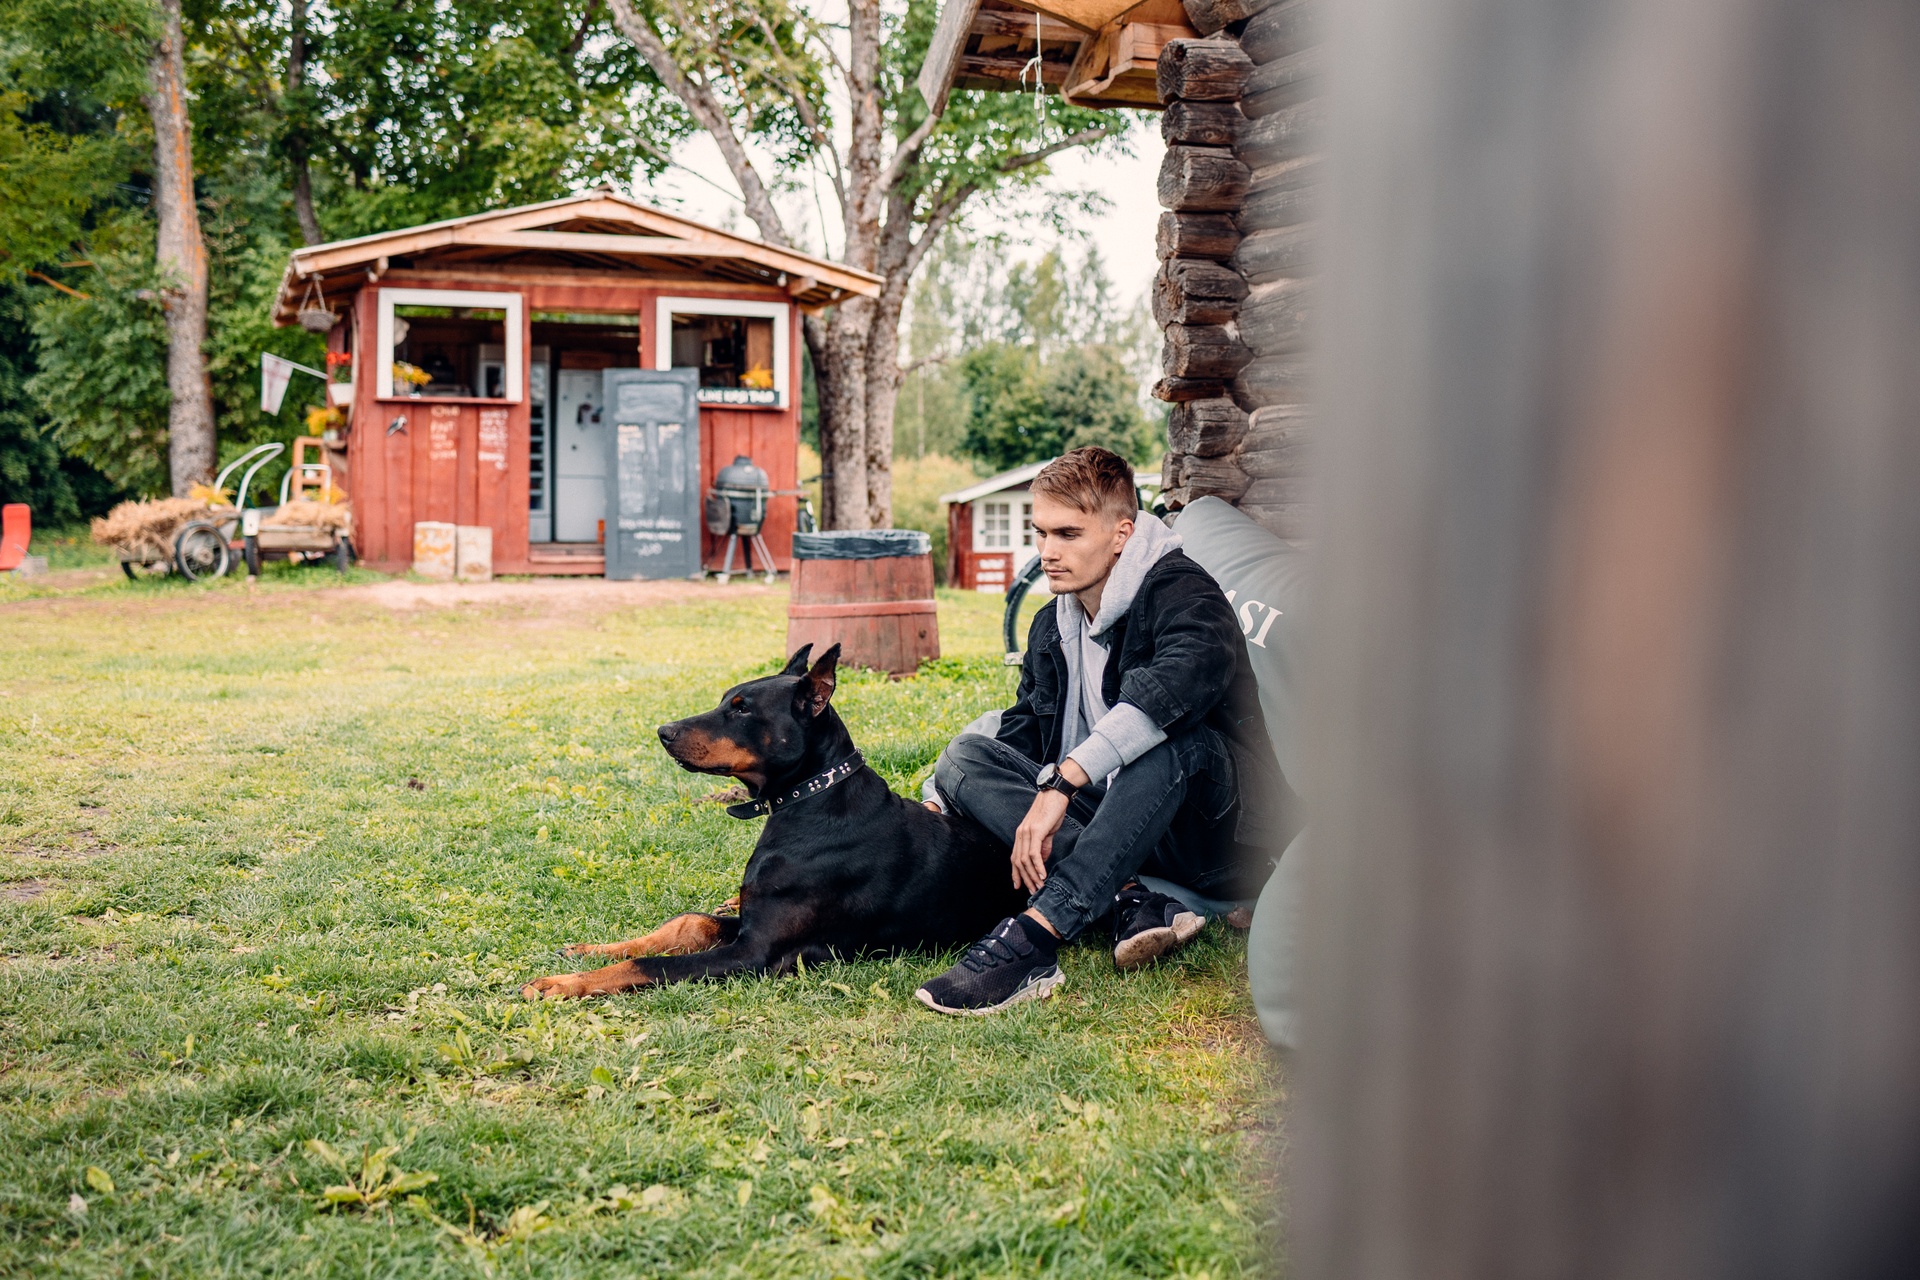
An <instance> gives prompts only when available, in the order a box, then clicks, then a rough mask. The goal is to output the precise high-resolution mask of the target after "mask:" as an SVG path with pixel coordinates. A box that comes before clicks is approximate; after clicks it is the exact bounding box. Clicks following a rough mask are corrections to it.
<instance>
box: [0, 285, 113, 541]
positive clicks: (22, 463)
mask: <svg viewBox="0 0 1920 1280" xmlns="http://www.w3.org/2000/svg"><path fill="white" fill-rule="evenodd" d="M31 324H32V299H31V298H30V296H29V295H28V293H27V291H26V289H25V288H24V287H22V286H20V285H16V284H6V283H0V502H24V503H26V504H27V505H28V506H29V507H31V508H33V523H34V529H35V543H36V548H35V553H36V554H43V553H44V549H43V548H41V547H39V546H38V545H37V544H38V543H39V541H40V534H41V532H42V531H44V530H47V529H49V528H57V527H58V526H60V525H63V524H67V523H69V522H71V521H74V520H77V519H79V518H81V517H83V516H94V515H99V514H101V513H102V512H103V511H105V510H106V509H107V508H108V507H109V506H111V505H112V504H113V503H114V502H115V501H116V500H118V499H119V498H120V497H121V493H120V491H119V490H118V489H116V488H115V487H114V486H113V485H112V484H110V483H108V481H107V479H106V477H104V476H102V475H101V474H100V473H99V472H98V471H95V470H94V469H93V468H92V467H90V466H88V465H87V464H86V463H84V462H82V461H80V460H79V459H78V458H73V457H65V456H62V453H61V450H60V447H59V445H58V444H57V443H56V442H55V441H54V440H53V439H52V438H51V437H50V436H49V435H48V434H47V432H46V429H45V427H44V426H43V425H42V423H41V421H40V418H39V415H38V414H36V413H35V412H33V410H32V401H31V398H30V397H29V396H28V394H27V387H26V383H27V379H28V378H30V377H31V376H32V375H33V370H34V364H33V330H32V328H31Z"/></svg>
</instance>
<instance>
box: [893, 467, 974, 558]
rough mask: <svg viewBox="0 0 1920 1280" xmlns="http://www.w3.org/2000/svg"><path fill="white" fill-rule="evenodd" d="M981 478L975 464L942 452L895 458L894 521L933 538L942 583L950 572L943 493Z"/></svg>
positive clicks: (895, 524) (902, 526)
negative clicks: (948, 568) (950, 456)
mask: <svg viewBox="0 0 1920 1280" xmlns="http://www.w3.org/2000/svg"><path fill="white" fill-rule="evenodd" d="M978 479H980V472H979V470H978V469H977V468H976V467H975V466H973V464H971V463H968V462H964V461H962V460H961V459H959V458H949V457H945V456H943V455H941V454H937V453H935V454H928V455H927V456H925V457H921V458H913V457H901V458H895V459H894V460H893V524H894V527H895V528H896V529H919V530H921V531H923V532H925V533H927V534H929V535H931V536H932V538H933V572H934V575H935V577H936V578H937V579H938V580H939V581H940V582H942V583H944V582H945V581H946V573H947V508H946V505H945V504H944V503H942V502H941V501H940V495H941V494H943V493H952V492H953V491H954V490H956V489H964V488H966V487H967V486H968V485H970V484H972V483H973V482H974V481H976V480H978Z"/></svg>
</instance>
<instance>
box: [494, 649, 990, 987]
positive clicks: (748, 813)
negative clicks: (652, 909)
mask: <svg viewBox="0 0 1920 1280" xmlns="http://www.w3.org/2000/svg"><path fill="white" fill-rule="evenodd" d="M812 649H813V646H811V645H808V646H806V647H805V648H803V649H801V650H800V651H799V652H798V653H796V654H794V655H793V657H792V659H791V660H790V661H788V663H787V665H786V667H785V668H784V669H783V670H782V671H781V672H780V673H779V674H778V675H773V676H766V677H764V678H762V679H759V680H749V681H747V682H746V683H745V684H741V685H735V686H734V687H733V688H731V689H729V690H727V692H726V694H725V695H724V696H722V697H721V699H720V705H719V706H718V707H716V708H715V709H714V710H712V711H709V712H707V713H706V714H704V715H698V716H690V717H688V718H687V719H685V720H676V721H674V722H673V723H672V724H663V725H661V726H660V741H661V743H662V744H663V745H664V746H665V747H666V749H667V754H668V755H670V756H672V757H673V759H674V761H675V762H676V763H678V764H679V765H680V767H681V768H683V769H687V770H689V771H691V772H694V773H717V774H726V775H729V776H731V777H733V778H736V779H738V780H739V781H740V782H742V783H743V784H745V786H746V788H747V793H748V795H749V796H750V797H752V798H751V800H750V802H749V803H746V804H738V805H734V806H732V807H731V808H729V809H728V810H727V812H729V813H731V814H733V815H734V816H735V817H742V818H751V817H757V816H759V815H760V814H762V813H764V814H766V815H767V825H766V826H765V827H764V828H763V829H762V830H761V832H760V840H759V843H758V844H756V845H755V846H754V849H753V856H752V857H750V858H748V859H747V869H746V873H745V875H744V877H743V879H742V880H741V884H740V899H739V902H740V914H739V915H738V916H713V915H705V914H702V913H699V912H688V913H687V914H685V915H679V916H675V917H674V918H673V919H671V920H669V921H667V922H666V923H665V924H663V925H661V926H660V927H659V928H658V929H655V930H654V931H653V932H652V933H649V934H647V935H646V936H645V937H643V938H635V939H633V940H632V941H630V942H609V943H595V944H584V945H575V946H570V947H567V948H565V954H568V955H578V956H620V957H624V959H623V960H622V961H621V963H619V964H613V965H608V966H607V967H606V968H604V969H594V970H590V971H587V972H583V973H562V974H556V975H554V976H553V977H551V978H541V979H539V980H538V981H536V982H531V983H528V984H527V985H526V986H525V987H523V988H521V992H520V993H521V994H522V995H524V996H526V997H527V998H528V999H538V998H541V997H549V998H553V997H567V996H594V995H606V994H609V993H612V992H615V991H626V990H630V989H632V988H634V987H644V986H651V985H654V984H658V983H666V982H685V981H688V980H690V979H696V978H723V977H729V976H731V975H733V974H738V973H785V972H787V971H788V970H790V969H792V968H793V967H794V964H795V961H796V960H802V959H804V960H807V961H819V960H825V959H827V958H828V957H829V956H831V955H834V954H839V955H843V956H845V955H853V954H856V953H859V952H863V951H897V950H911V949H913V948H915V947H922V946H930V947H942V946H950V945H954V944H957V943H963V942H971V941H973V940H974V939H975V938H978V937H979V936H980V935H981V934H983V933H985V932H986V931H987V930H988V929H990V928H992V927H993V925H994V923H995V922H996V921H998V920H1001V919H1004V918H1005V917H1007V916H1010V915H1013V914H1015V913H1017V912H1018V911H1019V910H1020V909H1021V907H1022V906H1023V905H1024V904H1025V896H1024V895H1023V894H1021V893H1020V892H1019V891H1018V890H1017V889H1015V888H1014V887H1013V884H1012V875H1011V872H1010V870H1009V867H1008V863H1007V857H1008V853H1007V849H1006V847H1005V846H1003V845H1001V844H1000V843H999V842H998V841H996V840H995V839H994V838H993V837H992V836H991V835H989V834H988V833H987V830H986V829H985V828H984V827H982V826H980V825H979V824H978V823H976V822H974V821H973V820H972V819H970V818H959V817H949V816H948V815H946V814H941V813H935V812H933V811H932V810H930V809H928V808H926V807H925V806H923V805H920V804H916V803H913V802H912V801H909V800H906V799H903V798H902V797H900V796H897V795H895V794H894V793H893V790H892V789H891V788H890V787H888V786H887V784H886V782H885V781H884V780H883V779H882V778H881V777H880V775H879V774H877V773H875V772H874V771H873V770H872V769H871V768H869V767H867V764H866V762H865V761H863V760H862V759H861V758H860V754H859V752H858V751H856V750H855V749H854V745H853V737H852V735H851V734H849V733H848V732H847V726H846V725H845V724H844V723H842V721H841V719H840V714H839V712H837V711H836V710H834V708H833V705H832V698H833V691H834V686H835V683H836V677H835V670H836V668H837V666H838V664H839V660H840V646H839V645H837V644H836V645H834V646H833V647H832V648H831V649H828V650H827V651H826V653H824V654H822V655H821V657H820V660H819V661H818V662H815V663H813V664H812V666H811V667H809V666H808V658H809V657H810V655H811V653H812Z"/></svg>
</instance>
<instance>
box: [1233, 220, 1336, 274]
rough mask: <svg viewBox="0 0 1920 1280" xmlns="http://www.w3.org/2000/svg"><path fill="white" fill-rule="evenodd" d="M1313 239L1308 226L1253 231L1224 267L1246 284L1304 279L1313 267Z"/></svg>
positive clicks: (1310, 227)
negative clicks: (1292, 277) (1301, 277)
mask: <svg viewBox="0 0 1920 1280" xmlns="http://www.w3.org/2000/svg"><path fill="white" fill-rule="evenodd" d="M1316 239H1317V237H1316V235H1315V226H1314V224H1313V223H1311V222H1303V223H1301V224H1300V225H1299V226H1297V227H1276V228H1274V229H1273V230H1271V231H1256V232H1254V233H1253V234H1252V235H1250V236H1248V237H1247V238H1246V239H1245V240H1242V241H1241V242H1240V247H1239V248H1238V249H1236V250H1234V253H1233V257H1232V258H1230V259H1228V265H1229V266H1231V267H1232V268H1233V269H1234V270H1236V271H1238V272H1239V273H1240V275H1241V277H1242V278H1243V279H1245V280H1246V282H1247V283H1248V284H1267V283H1269V282H1271V281H1274V280H1278V279H1280V278H1281V277H1283V276H1304V275H1306V274H1308V273H1309V272H1310V271H1311V270H1312V267H1313V260H1314V253H1313V251H1314V244H1315V241H1316Z"/></svg>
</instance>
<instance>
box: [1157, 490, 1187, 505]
mask: <svg viewBox="0 0 1920 1280" xmlns="http://www.w3.org/2000/svg"><path fill="white" fill-rule="evenodd" d="M1160 501H1161V502H1163V503H1165V504H1166V507H1167V510H1169V511H1178V510H1179V509H1180V508H1182V507H1184V506H1186V505H1187V487H1186V486H1185V485H1175V486H1173V487H1172V488H1168V489H1162V490H1161V491H1160Z"/></svg>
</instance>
